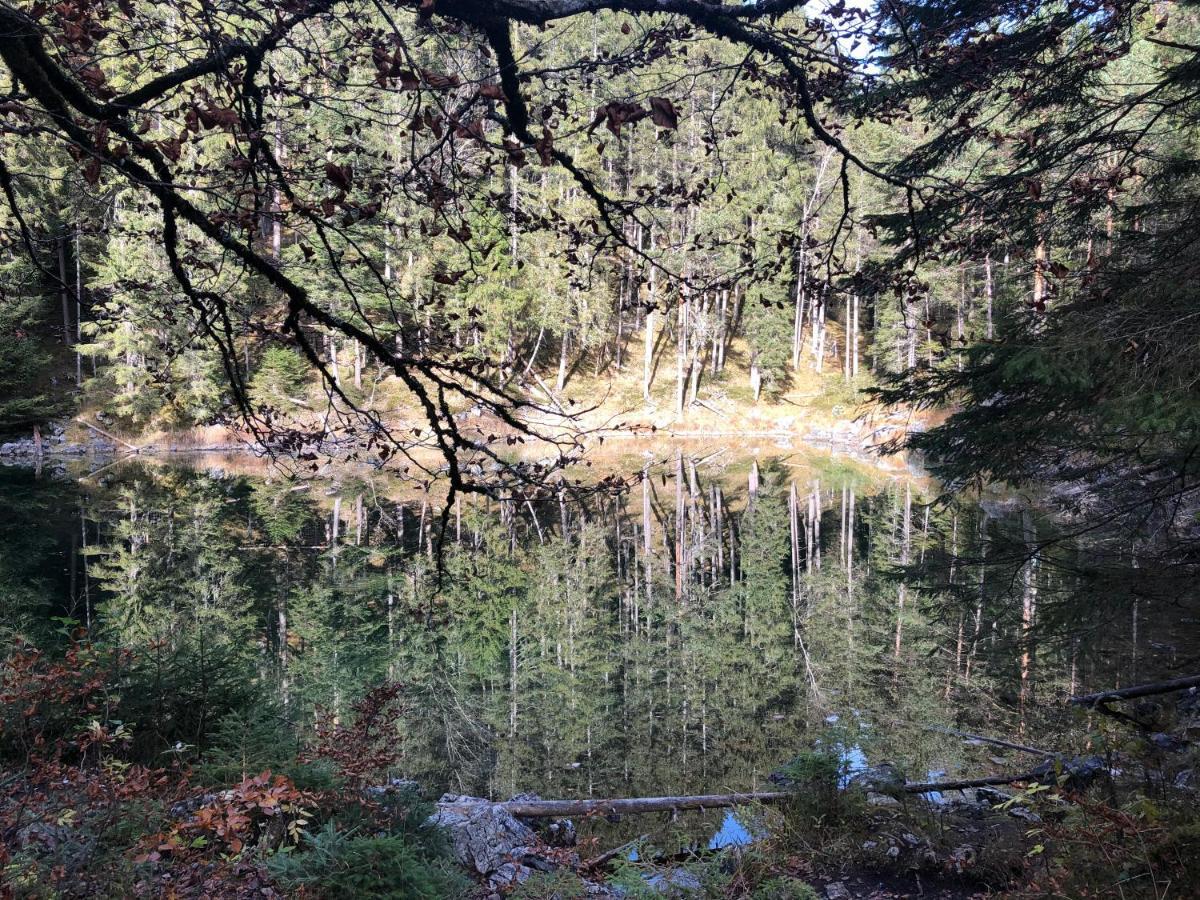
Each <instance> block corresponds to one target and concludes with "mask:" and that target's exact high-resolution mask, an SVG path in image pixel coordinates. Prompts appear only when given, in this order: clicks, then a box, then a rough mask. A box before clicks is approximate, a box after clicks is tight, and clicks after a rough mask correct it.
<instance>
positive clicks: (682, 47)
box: [0, 0, 1197, 524]
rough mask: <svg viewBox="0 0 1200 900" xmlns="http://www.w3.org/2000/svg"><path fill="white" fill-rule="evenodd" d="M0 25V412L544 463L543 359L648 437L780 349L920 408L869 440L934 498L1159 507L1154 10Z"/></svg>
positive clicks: (1172, 210)
mask: <svg viewBox="0 0 1200 900" xmlns="http://www.w3.org/2000/svg"><path fill="white" fill-rule="evenodd" d="M0 17H2V18H3V20H4V27H3V37H2V42H0V58H2V59H3V60H4V62H5V78H6V85H5V90H6V99H5V101H4V104H3V129H4V134H5V140H4V158H3V167H2V168H0V186H2V187H3V192H4V199H5V210H4V217H3V226H4V234H5V247H6V250H5V279H4V305H3V311H2V315H3V324H4V327H3V335H2V340H3V344H2V347H0V353H2V365H0V378H3V379H4V381H5V383H6V385H7V386H8V387H9V388H10V389H9V390H8V391H6V394H7V395H8V396H7V397H6V399H5V402H4V407H3V410H2V413H3V419H4V422H5V423H6V424H7V425H8V426H10V427H26V426H27V425H28V424H30V423H34V422H37V421H39V420H40V419H45V418H46V417H47V416H49V415H52V414H54V413H60V412H62V411H63V409H64V408H66V406H65V405H66V404H69V403H71V402H75V401H74V399H73V398H72V397H71V396H70V395H72V394H77V395H79V397H81V398H82V400H83V402H85V403H88V404H92V405H94V406H98V407H99V408H101V409H103V410H105V411H106V412H107V413H109V414H110V415H112V416H115V417H116V418H117V420H119V421H120V422H122V423H124V424H126V425H129V426H131V427H147V426H151V425H156V426H167V427H180V426H189V425H200V424H205V423H210V422H214V421H220V420H227V421H228V420H233V419H237V420H240V421H241V423H242V424H243V425H244V426H248V427H249V428H250V430H251V433H252V434H254V435H256V436H257V437H259V438H260V439H262V440H263V441H264V442H266V443H270V444H271V445H272V446H274V447H277V448H280V449H283V450H292V451H308V450H310V449H311V448H312V447H313V446H314V445H316V446H328V445H329V442H330V441H331V440H337V439H346V440H354V441H357V442H359V443H360V444H365V445H366V448H367V449H368V451H369V452H370V453H371V454H374V455H376V456H378V457H379V458H380V459H383V460H386V459H387V458H389V457H393V458H400V457H406V458H405V459H403V460H402V461H401V463H400V464H399V466H400V468H404V467H411V468H413V471H420V470H421V469H422V464H420V463H418V462H417V460H416V459H415V458H414V457H412V456H411V455H410V450H411V449H412V448H413V447H414V446H415V445H418V444H425V445H427V446H432V447H434V448H436V449H437V450H438V451H439V452H440V454H441V455H442V457H443V458H444V460H445V462H444V465H446V466H447V467H448V472H449V478H450V481H451V483H452V484H453V486H454V487H455V489H469V490H487V489H491V488H488V487H486V486H484V485H483V483H482V481H481V480H480V479H476V478H474V477H472V476H471V475H470V474H469V473H467V472H465V471H464V470H463V469H462V468H461V467H460V465H459V464H458V462H457V461H456V457H457V456H458V455H459V454H460V453H461V452H462V451H471V452H475V453H483V454H485V455H489V456H492V457H493V458H494V459H496V460H497V461H501V456H502V453H503V448H504V447H505V446H508V445H512V444H513V443H514V442H515V441H523V440H524V439H525V438H527V437H528V438H530V439H533V438H538V437H540V438H541V439H543V440H548V441H551V442H552V443H554V444H555V445H557V454H556V455H555V456H553V457H551V461H550V462H549V463H547V465H551V466H553V465H556V464H559V463H561V462H562V461H564V460H568V459H570V458H571V456H572V453H573V451H574V449H575V447H576V446H577V437H578V430H576V431H575V432H574V433H573V434H572V433H570V432H563V431H562V430H559V429H551V428H546V427H544V425H542V424H537V423H539V422H541V423H544V422H545V421H546V417H547V416H557V417H559V419H560V420H561V421H572V420H573V419H575V418H576V417H577V414H578V411H579V410H580V409H581V408H584V407H589V406H590V405H591V403H590V402H584V403H576V402H575V399H574V398H572V397H571V396H570V390H569V382H570V381H571V379H572V377H573V376H574V375H575V374H576V373H577V372H579V371H580V370H581V368H582V367H584V366H587V367H588V368H591V369H593V370H594V371H595V372H596V373H598V374H600V373H604V374H605V375H607V376H608V377H615V376H616V374H619V373H621V372H628V373H629V375H630V377H631V378H633V379H636V380H640V382H641V389H642V394H643V397H644V400H645V401H646V402H647V403H650V402H651V401H652V396H653V389H654V387H655V383H656V381H657V382H660V383H661V382H665V381H667V380H668V379H670V380H672V381H673V385H672V386H671V388H670V403H671V405H672V406H673V408H674V411H675V415H676V417H677V418H684V417H686V416H687V414H688V411H689V410H690V409H693V408H696V407H697V404H699V403H702V402H703V397H702V394H701V390H702V387H705V386H708V385H709V384H710V383H712V384H717V383H720V381H721V379H722V378H724V377H726V372H725V369H726V360H727V358H728V357H729V356H730V354H731V353H738V354H742V355H743V356H744V360H745V362H746V369H747V371H748V373H749V379H750V385H751V388H752V393H753V398H752V399H753V400H754V401H756V402H757V401H759V400H760V399H761V400H762V401H763V402H770V401H771V398H772V397H774V396H777V395H778V394H779V393H781V392H782V391H783V390H785V389H786V387H787V385H788V384H789V382H790V380H791V379H792V378H793V377H794V376H795V373H797V372H799V371H801V370H815V371H816V372H817V373H823V374H824V375H826V376H828V375H833V374H837V375H839V376H841V377H843V378H844V380H845V382H846V383H847V384H848V385H849V386H850V389H851V391H852V392H853V391H854V390H858V389H862V388H864V387H868V386H869V384H870V382H871V381H875V382H876V383H877V384H878V385H879V387H878V389H877V394H878V396H879V397H881V398H882V399H884V400H885V401H888V402H893V403H894V402H902V403H906V404H910V405H918V406H919V405H928V406H936V407H943V408H949V409H951V410H957V412H955V414H954V415H953V416H951V418H950V419H949V420H948V421H947V422H946V423H945V424H944V425H943V426H941V427H938V428H935V429H932V430H930V431H929V432H927V433H924V434H919V435H916V436H912V437H910V438H909V441H910V444H911V446H913V447H916V448H919V449H922V450H926V451H929V452H930V454H931V456H932V458H933V459H934V460H935V461H936V464H937V466H938V467H939V468H938V473H939V474H940V475H942V476H943V477H944V478H946V479H947V480H948V483H949V484H950V485H951V486H957V485H961V484H964V483H967V482H970V481H973V480H979V479H990V480H1009V481H1020V480H1022V479H1027V478H1031V477H1033V478H1036V477H1045V476H1053V477H1056V478H1060V479H1065V480H1071V479H1077V480H1085V481H1086V480H1092V481H1095V480H1097V479H1108V480H1109V481H1119V482H1120V491H1116V490H1114V491H1113V495H1114V497H1117V500H1116V501H1115V502H1114V503H1113V504H1112V505H1113V507H1114V509H1113V510H1112V511H1113V512H1115V513H1116V514H1119V515H1127V516H1133V517H1138V516H1141V517H1144V516H1146V515H1149V514H1150V513H1149V512H1148V510H1147V504H1148V503H1149V504H1151V505H1158V506H1161V505H1162V504H1164V503H1165V504H1174V507H1175V508H1176V509H1182V508H1186V507H1187V502H1186V501H1187V500H1188V499H1189V498H1190V497H1191V495H1192V493H1193V486H1194V481H1193V479H1194V467H1195V461H1194V448H1195V436H1196V425H1197V420H1196V415H1197V408H1196V402H1195V392H1194V391H1193V390H1192V378H1193V373H1194V372H1195V371H1196V364H1195V363H1196V361H1195V349H1194V348H1195V347H1196V346H1197V342H1196V341H1195V340H1194V339H1193V337H1194V328H1195V325H1194V321H1195V319H1194V316H1193V315H1192V314H1191V312H1190V302H1189V301H1190V300H1191V292H1192V291H1193V290H1194V285H1195V284H1196V278H1195V277H1194V276H1195V272H1194V262H1193V260H1194V258H1195V254H1194V252H1192V251H1193V246H1192V245H1193V241H1194V240H1195V237H1194V235H1195V234H1196V228H1195V227H1194V226H1195V220H1194V217H1195V197H1196V193H1195V172H1194V170H1195V167H1196V154H1195V152H1194V147H1193V144H1194V128H1193V124H1194V119H1195V112H1196V93H1195V92H1196V52H1197V50H1196V45H1195V43H1194V42H1193V34H1194V32H1195V30H1196V22H1195V14H1194V10H1193V9H1192V7H1191V5H1190V4H1175V3H1171V4H1148V3H1134V2H1119V3H1091V2H1081V3H1075V2H1071V3H1058V2H1053V3H1020V4H1018V3H1013V2H1011V0H1004V2H967V3H890V2H889V3H883V4H879V5H877V6H874V7H854V6H846V5H845V4H843V3H837V4H826V5H822V6H819V7H805V6H802V5H801V4H798V3H791V2H754V3H744V4H725V3H715V2H702V0H656V2H638V0H632V2H598V0H597V2H584V0H578V2H567V0H563V2H549V0H546V2H542V0H538V2H535V0H523V2H515V0H514V2H496V3H455V2H421V3H367V2H347V3H340V2H311V3H277V2H223V3H216V4H213V3H186V2H184V3H176V2H167V3H159V4H153V5H150V4H139V3H133V2H120V3H104V2H84V0H77V2H76V0H72V2H64V3H59V4H56V5H53V6H50V5H48V4H44V3H30V4H5V5H4V6H3V7H0ZM639 369H640V370H641V372H640V379H639V378H638V370H639ZM672 369H673V370H674V371H673V372H672V371H671V370H672ZM824 370H828V371H824ZM672 375H673V376H674V377H673V378H671V376H672ZM543 376H545V377H543ZM314 378H315V379H316V381H317V384H314V381H313V379H314ZM547 380H551V381H553V382H554V383H553V385H551V384H548V383H547ZM592 400H593V401H594V398H592ZM322 410H323V411H322ZM480 412H487V413H489V414H490V415H491V416H494V417H495V418H494V420H492V421H496V424H497V426H498V427H497V428H495V429H489V428H483V427H474V428H473V429H472V428H471V427H468V426H467V425H466V424H465V423H466V422H467V421H468V420H469V415H466V414H470V413H476V414H477V413H480ZM464 416H466V417H464ZM581 427H582V426H581ZM564 435H566V436H564ZM1132 467H1136V468H1137V470H1138V472H1139V474H1138V475H1136V476H1135V477H1130V471H1131V468H1132ZM426 468H427V466H426ZM543 477H544V473H543V472H540V471H539V472H538V473H537V474H530V473H528V472H526V473H524V474H522V475H520V476H519V478H518V480H517V481H515V482H509V486H510V487H511V486H512V485H513V484H516V485H517V486H518V487H519V486H520V484H521V482H522V481H523V482H525V484H526V487H527V488H529V489H532V486H533V485H534V484H536V483H537V482H539V481H541V480H542V479H543ZM1160 512H1161V510H1160ZM1162 521H1164V520H1162V518H1161V517H1160V519H1159V524H1161V523H1162Z"/></svg>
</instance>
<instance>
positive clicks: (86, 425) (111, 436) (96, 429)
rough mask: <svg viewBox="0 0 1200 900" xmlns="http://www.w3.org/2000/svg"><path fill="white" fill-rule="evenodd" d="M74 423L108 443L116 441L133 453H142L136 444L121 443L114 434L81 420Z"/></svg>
mask: <svg viewBox="0 0 1200 900" xmlns="http://www.w3.org/2000/svg"><path fill="white" fill-rule="evenodd" d="M75 421H76V422H78V423H79V424H80V425H82V426H83V427H84V428H90V429H92V431H94V432H96V434H99V435H102V436H103V437H106V438H108V439H109V440H110V441H116V442H117V443H118V444H122V445H124V446H125V447H128V448H129V450H130V451H131V452H133V453H140V452H141V451H142V448H141V447H138V446H137V445H136V444H131V443H129V441H123V440H121V438H119V437H117V436H116V435H115V434H112V433H111V432H108V431H105V430H104V429H103V428H100V427H99V426H97V425H93V424H92V423H91V422H85V421H84V420H83V419H76V420H75Z"/></svg>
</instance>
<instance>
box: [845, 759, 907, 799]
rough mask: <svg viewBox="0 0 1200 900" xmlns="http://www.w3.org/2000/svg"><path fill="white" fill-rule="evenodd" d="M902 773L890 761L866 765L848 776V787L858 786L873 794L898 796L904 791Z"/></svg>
mask: <svg viewBox="0 0 1200 900" xmlns="http://www.w3.org/2000/svg"><path fill="white" fill-rule="evenodd" d="M906 780H907V779H905V777H904V773H903V772H901V771H900V770H899V769H898V768H896V767H895V766H894V765H892V764H891V763H886V762H885V763H880V764H879V765H877V766H868V767H867V768H865V769H863V770H862V771H861V772H856V773H854V774H853V775H852V776H850V787H855V788H859V789H861V790H864V791H867V792H868V793H874V794H887V795H889V796H893V797H894V796H898V795H899V794H901V793H902V792H903V791H904V784H905V781H906Z"/></svg>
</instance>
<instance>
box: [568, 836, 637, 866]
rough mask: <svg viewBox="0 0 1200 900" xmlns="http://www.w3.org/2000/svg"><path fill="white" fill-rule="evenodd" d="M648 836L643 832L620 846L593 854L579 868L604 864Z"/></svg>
mask: <svg viewBox="0 0 1200 900" xmlns="http://www.w3.org/2000/svg"><path fill="white" fill-rule="evenodd" d="M649 838H650V835H648V834H643V835H641V836H640V837H635V838H634V839H633V840H632V841H626V842H625V843H623V844H621V845H620V846H617V847H613V848H612V849H611V850H606V851H605V852H604V853H601V854H600V855H599V856H595V857H592V858H591V859H589V860H586V861H585V862H584V863H583V865H582V866H581V867H580V868H582V869H598V868H600V867H601V866H603V865H606V864H607V863H608V862H609V861H610V860H612V859H614V858H616V857H618V856H620V855H621V854H622V853H623V852H624V851H626V850H628V849H629V848H630V847H632V846H633V845H634V844H640V843H641V842H642V841H645V840H649Z"/></svg>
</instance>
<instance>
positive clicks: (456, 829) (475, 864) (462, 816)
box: [429, 794, 537, 875]
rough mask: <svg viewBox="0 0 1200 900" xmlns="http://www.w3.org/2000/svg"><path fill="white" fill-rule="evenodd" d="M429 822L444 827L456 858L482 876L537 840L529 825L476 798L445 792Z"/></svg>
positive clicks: (495, 869) (501, 808)
mask: <svg viewBox="0 0 1200 900" xmlns="http://www.w3.org/2000/svg"><path fill="white" fill-rule="evenodd" d="M429 821H430V823H431V824H434V825H438V826H440V827H442V828H445V829H446V830H447V832H448V833H449V835H450V841H451V844H452V846H453V848H454V855H455V856H456V857H457V858H458V861H459V862H460V863H462V864H463V865H464V866H466V867H467V868H469V869H473V870H474V871H476V872H478V873H479V874H481V875H487V874H489V873H491V872H495V871H498V870H499V869H500V867H501V866H503V865H505V863H507V862H509V860H510V858H511V857H512V856H513V855H514V851H516V850H518V849H522V851H523V850H524V848H526V847H528V846H529V845H531V844H533V843H535V842H536V840H537V838H536V836H535V835H534V833H533V830H532V829H531V828H530V827H529V826H528V825H526V824H524V823H523V822H520V821H518V820H517V819H516V818H515V817H514V816H513V815H512V814H511V813H509V812H508V811H507V810H505V809H504V808H503V807H500V806H496V805H495V804H493V803H489V802H488V801H487V800H482V799H480V798H479V797H460V796H458V795H456V794H445V795H443V796H442V799H441V800H439V801H438V810H437V812H435V813H434V814H433V815H432V816H430V817H429ZM522 855H523V853H522Z"/></svg>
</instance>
